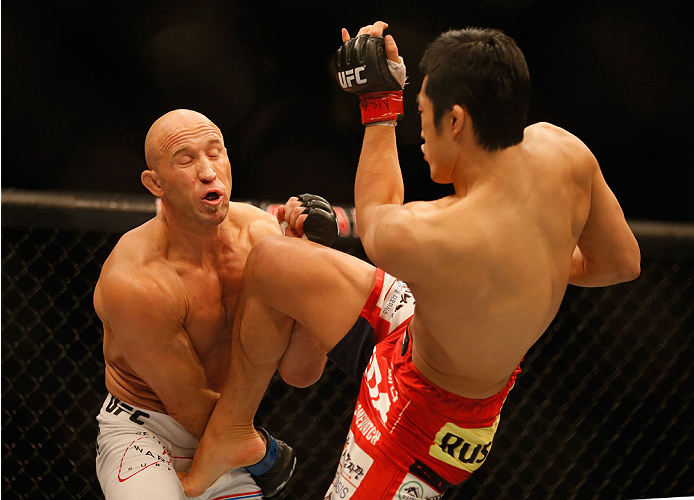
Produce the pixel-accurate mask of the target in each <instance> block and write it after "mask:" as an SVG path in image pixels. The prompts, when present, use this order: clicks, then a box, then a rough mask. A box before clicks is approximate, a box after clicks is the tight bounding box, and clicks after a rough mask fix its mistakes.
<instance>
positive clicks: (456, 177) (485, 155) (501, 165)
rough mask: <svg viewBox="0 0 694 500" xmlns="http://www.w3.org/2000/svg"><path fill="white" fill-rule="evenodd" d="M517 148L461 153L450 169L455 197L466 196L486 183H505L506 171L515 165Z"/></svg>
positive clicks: (475, 149) (473, 150)
mask: <svg viewBox="0 0 694 500" xmlns="http://www.w3.org/2000/svg"><path fill="white" fill-rule="evenodd" d="M519 151H520V150H519V149H518V148H517V147H510V148H506V149H503V150H501V151H494V152H489V151H486V150H483V149H481V148H474V149H472V150H468V151H461V152H460V154H459V155H458V157H457V161H456V163H455V166H454V167H453V169H452V175H451V177H452V184H453V188H454V189H455V193H456V196H466V195H467V194H468V193H469V192H470V191H471V190H472V189H475V188H477V187H479V186H482V185H484V184H488V183H490V182H491V183H495V182H505V179H507V178H508V176H507V175H506V171H507V170H508V169H509V168H511V169H512V168H515V167H516V165H517V161H516V156H517V155H518V154H519Z"/></svg>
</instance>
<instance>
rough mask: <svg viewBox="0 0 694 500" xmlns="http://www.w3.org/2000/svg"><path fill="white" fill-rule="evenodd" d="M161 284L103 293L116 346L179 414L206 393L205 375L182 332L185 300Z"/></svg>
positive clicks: (115, 288) (170, 409) (120, 287)
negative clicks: (202, 393) (197, 395)
mask: <svg viewBox="0 0 694 500" xmlns="http://www.w3.org/2000/svg"><path fill="white" fill-rule="evenodd" d="M164 288H165V287H164V286H160V285H159V284H151V283H149V284H148V283H145V284H143V283H137V282H131V283H128V284H127V286H125V285H124V284H122V283H121V284H114V286H111V287H110V289H109V290H108V295H106V290H104V291H103V292H102V297H104V299H103V302H104V303H103V309H104V311H105V313H106V315H107V316H108V323H109V326H110V328H111V331H112V332H113V335H114V339H115V341H116V344H117V346H118V348H119V350H120V352H121V353H122V354H123V356H124V358H125V360H126V361H127V363H128V364H129V365H130V367H131V368H132V369H133V370H134V371H135V372H136V374H137V375H138V376H139V377H140V378H142V380H143V381H144V382H146V383H147V384H148V385H149V386H150V387H151V388H152V390H153V391H154V392H155V393H156V394H157V396H158V397H159V398H160V399H161V401H162V403H163V404H164V406H165V407H166V409H167V412H169V413H177V412H179V411H180V409H181V408H182V407H184V406H185V405H186V404H190V398H193V399H194V398H195V397H196V394H200V393H201V392H204V391H205V390H206V389H207V382H206V377H205V371H204V368H203V366H202V363H201V362H200V359H199V358H198V356H197V354H196V352H195V349H194V348H193V346H192V344H191V341H190V338H189V337H188V334H187V333H186V331H185V329H184V328H183V324H182V319H183V316H184V315H185V301H184V299H183V298H182V297H176V295H175V294H174V293H172V292H171V291H169V290H164Z"/></svg>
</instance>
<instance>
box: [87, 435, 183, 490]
mask: <svg viewBox="0 0 694 500" xmlns="http://www.w3.org/2000/svg"><path fill="white" fill-rule="evenodd" d="M102 438H103V436H101V437H100V439H99V452H98V454H97V458H96V475H97V477H98V479H99V483H100V484H101V489H102V490H103V492H104V496H105V498H106V500H129V499H132V500H139V499H143V498H147V499H161V500H164V499H175V500H179V499H180V500H183V499H185V498H186V497H185V494H184V493H183V488H182V487H181V483H180V481H179V480H178V478H177V477H176V471H175V470H174V468H173V465H172V463H171V455H170V453H169V452H168V451H167V449H166V448H165V447H164V446H163V444H162V443H161V442H160V441H159V440H158V439H157V438H155V437H152V436H132V435H131V436H126V435H122V436H117V437H109V438H108V439H102Z"/></svg>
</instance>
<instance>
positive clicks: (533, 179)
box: [184, 22, 640, 500]
mask: <svg viewBox="0 0 694 500" xmlns="http://www.w3.org/2000/svg"><path fill="white" fill-rule="evenodd" d="M386 27H387V25H386V24H385V23H383V22H377V23H375V24H373V25H369V26H366V27H364V28H362V29H361V30H360V31H359V33H358V34H357V37H356V38H350V36H349V34H348V33H347V31H346V30H343V32H342V39H343V45H342V47H341V48H340V49H339V50H338V53H337V57H336V77H337V80H338V82H339V83H340V85H341V86H342V87H343V89H345V90H347V91H351V92H353V93H356V94H357V95H359V98H360V103H361V116H362V123H363V124H364V125H365V126H366V128H365V132H364V140H363V144H362V150H361V156H360V159H359V165H358V169H357V174H356V181H355V205H356V210H357V220H358V224H359V233H360V236H361V240H362V243H363V245H364V249H365V250H366V253H367V255H368V256H369V258H370V259H371V261H372V262H373V263H374V264H376V265H377V266H378V267H377V268H373V267H371V266H370V265H369V264H366V263H364V262H361V261H358V260H357V259H355V258H352V257H350V256H347V255H344V254H340V253H338V252H335V251H333V250H331V249H327V248H323V247H320V246H318V245H314V244H311V243H310V242H306V241H300V240H293V239H288V238H285V239H282V238H275V237H269V238H264V239H263V240H262V241H259V242H258V244H256V245H254V247H253V249H252V250H251V253H250V254H249V257H248V263H247V266H246V269H245V272H244V279H243V293H242V298H241V299H240V300H241V304H242V305H241V306H240V307H239V309H238V310H237V319H236V320H235V328H234V333H233V336H234V338H233V342H234V345H235V346H236V345H238V346H240V348H239V349H236V348H235V349H233V350H232V362H231V369H230V372H229V380H228V381H227V384H226V385H225V387H224V391H223V392H222V396H221V398H220V400H219V403H218V404H217V407H216V408H215V410H214V412H213V414H212V417H211V418H210V423H209V425H208V427H207V429H206V431H205V434H204V436H203V439H202V441H201V444H200V447H199V448H198V451H197V453H196V456H195V460H194V464H193V467H192V469H191V471H190V474H189V475H188V476H187V477H185V478H184V486H185V488H186V492H188V493H190V494H195V493H196V492H197V491H199V490H200V489H201V488H204V486H205V485H206V484H208V483H209V482H210V481H213V480H214V478H215V477H216V475H218V474H221V473H222V472H224V471H225V470H226V469H228V468H231V467H238V466H240V465H244V464H245V463H250V461H251V460H255V459H256V457H259V456H260V455H261V454H262V452H263V441H262V439H261V437H260V435H259V434H258V432H256V431H255V429H254V428H253V415H254V413H255V411H256V409H257V407H258V404H259V402H260V400H261V398H262V396H263V393H264V391H265V388H266V386H267V384H268V383H269V381H270V379H271V377H272V374H273V373H274V371H275V369H276V367H277V366H278V364H279V363H282V362H285V359H286V357H288V356H290V355H291V353H290V352H289V351H288V350H287V346H288V345H290V343H291V335H292V334H291V325H292V319H295V320H296V321H297V322H299V323H301V324H302V325H303V326H304V327H305V328H306V329H307V330H308V331H309V332H310V333H311V334H313V335H314V338H315V339H316V340H317V342H318V343H319V344H320V345H321V347H322V348H323V349H324V350H325V351H326V352H327V353H328V357H329V358H330V359H332V360H333V361H334V362H336V363H337V364H338V365H339V366H340V367H341V368H342V369H343V370H344V371H345V372H347V373H348V374H350V375H351V376H352V377H353V378H355V379H356V380H359V381H360V384H361V388H360V393H359V397H358V400H357V403H356V407H355V410H354V416H353V420H352V423H351V426H350V430H349V433H348V436H347V441H346V444H345V447H344V449H343V451H342V454H341V458H340V462H339V464H338V468H337V472H336V474H335V478H334V480H333V483H332V485H331V486H330V489H329V490H328V492H327V494H326V496H325V498H326V499H333V500H337V499H352V500H374V499H392V498H401V499H403V498H408V499H410V498H411V499H415V498H417V499H424V498H426V499H438V498H441V495H443V493H444V492H445V490H446V489H447V488H448V487H449V486H451V485H455V484H459V483H461V482H463V481H464V480H465V479H466V478H467V477H468V476H469V475H470V474H471V473H473V472H474V471H475V470H477V469H478V468H479V467H480V466H481V465H482V464H483V463H484V461H485V459H486V458H487V456H488V455H489V453H490V451H491V448H492V442H493V438H494V434H495V432H496V430H497V428H498V425H499V422H500V414H501V408H502V406H503V404H504V401H505V400H506V397H507V395H508V393H509V391H510V390H511V388H512V387H513V385H514V383H515V379H516V375H517V374H518V372H519V371H520V362H521V360H522V359H523V357H524V355H525V354H526V352H527V351H528V349H529V348H530V347H531V346H532V345H533V344H534V343H535V342H536V341H537V340H538V338H539V337H540V336H541V335H542V333H543V332H544V331H545V330H546V329H547V327H548V325H549V324H550V323H551V322H552V320H553V319H554V317H555V315H556V313H557V310H558V308H559V306H560V304H561V302H562V299H563V297H564V292H565V290H566V287H567V284H569V283H571V284H574V285H579V286H589V287H593V286H608V285H612V284H615V283H620V282H624V281H629V280H632V279H635V278H636V277H637V276H638V274H639V273H640V252H639V247H638V244H637V242H636V240H635V238H634V236H633V234H632V232H631V230H630V229H629V226H628V225H627V223H626V220H625V218H624V215H623V213H622V210H621V208H620V205H619V203H618V202H617V199H616V198H615V196H614V194H613V193H612V191H611V190H610V188H609V187H608V185H607V184H606V182H605V179H604V178H603V175H602V173H601V170H600V167H599V166H598V162H597V161H596V159H595V157H594V156H593V154H591V152H590V150H589V149H588V148H587V147H586V146H585V144H583V142H581V141H580V140H579V139H578V138H577V137H575V136H574V135H572V134H570V133H569V132H567V131H565V130H563V129H561V128H559V127H557V126H554V125H551V124H549V123H536V124H533V125H530V126H527V127H526V126H525V125H526V115H527V110H528V106H529V99H530V79H529V74H528V69H527V66H526V62H525V58H524V56H523V54H522V52H521V50H520V49H519V48H518V46H517V45H516V43H515V42H514V41H513V40H512V39H511V38H510V37H508V36H507V35H505V34H503V33H502V32H500V31H497V30H491V29H465V30H457V31H449V32H446V33H443V34H441V35H440V36H439V37H438V38H436V39H435V40H434V41H433V42H432V43H431V44H430V45H429V47H428V48H427V50H426V52H425V53H424V56H423V58H422V61H421V63H420V67H421V69H422V73H423V74H424V75H425V78H424V81H423V83H422V86H421V89H420V90H419V94H418V96H417V100H418V103H419V113H420V118H421V136H422V139H423V141H424V144H423V146H422V151H423V153H424V160H425V161H426V162H428V164H429V169H430V174H431V178H432V179H433V180H434V181H435V182H438V183H442V184H449V183H450V184H453V187H454V189H455V193H454V194H453V195H452V196H448V197H445V198H442V199H438V200H434V201H430V202H412V203H405V204H403V198H404V189H403V181H402V175H401V172H400V166H399V162H398V152H397V145H396V133H395V130H396V127H395V126H396V124H397V121H398V119H400V118H401V117H402V115H403V112H402V98H403V87H404V84H405V68H404V62H403V61H402V59H401V58H400V56H399V54H398V49H397V46H396V44H395V41H394V39H393V37H392V36H390V35H388V36H386V37H385V38H384V37H383V30H384V29H385V28H386ZM293 203H296V202H295V201H293V202H292V203H290V204H289V205H288V210H287V212H286V218H287V220H288V221H293V220H295V218H296V217H297V216H298V214H299V213H300V212H301V207H299V206H298V205H295V206H292V204H293ZM277 256H281V258H278V257H277ZM395 276H397V278H395ZM415 301H416V305H415ZM259 338H262V339H263V341H262V342H259V341H258V339H259ZM305 359H306V358H305Z"/></svg>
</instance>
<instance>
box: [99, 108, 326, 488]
mask: <svg viewBox="0 0 694 500" xmlns="http://www.w3.org/2000/svg"><path fill="white" fill-rule="evenodd" d="M145 158H146V162H147V166H148V169H147V170H145V171H144V172H142V176H141V178H142V183H143V184H144V186H145V187H146V188H147V189H148V190H149V191H150V192H151V193H152V194H153V195H154V196H156V197H158V198H160V199H161V203H162V209H161V211H160V213H158V214H157V215H156V217H154V218H153V219H151V220H150V221H148V222H146V223H145V224H143V225H141V226H140V227H137V228H135V229H133V230H131V231H129V232H128V233H126V234H125V235H124V236H123V237H122V238H121V239H120V241H119V242H118V244H117V245H116V246H115V248H114V249H113V251H112V253H111V255H110V256H109V257H108V259H107V260H106V262H105V263H104V266H103V269H102V271H101V276H100V278H99V281H98V283H97V285H96V289H95V292H94V307H95V309H96V312H97V314H98V316H99V318H100V319H101V321H102V322H103V327H104V358H105V364H106V369H105V371H106V373H105V375H106V388H107V389H108V392H109V394H108V396H107V398H106V401H105V402H104V405H103V407H102V409H101V412H100V414H99V416H98V417H97V419H98V422H99V436H98V439H97V459H96V465H97V476H98V478H99V482H100V483H101V487H102V489H103V492H104V494H105V496H106V498H107V499H118V500H124V499H129V498H130V499H142V498H147V499H156V498H161V499H167V500H170V499H175V498H184V494H183V489H182V488H181V484H180V482H179V481H178V479H177V477H176V471H182V470H183V471H184V470H187V469H188V468H189V467H190V464H191V463H192V457H193V453H194V451H195V449H196V447H197V445H198V440H199V439H200V437H201V436H202V434H203V431H204V430H205V426H206V425H207V421H208V419H209V416H210V414H211V413H212V409H213V408H214V406H215V404H216V403H217V400H218V399H219V395H220V392H221V390H222V387H223V384H224V381H225V379H226V377H227V372H228V369H229V360H230V347H231V328H232V321H233V318H234V310H235V308H236V303H237V299H238V296H239V290H240V288H241V276H242V273H243V268H244V265H245V263H246V258H247V255H248V252H249V250H250V249H251V246H252V245H253V244H254V243H255V242H257V241H258V240H260V239H261V238H263V237H265V236H268V235H280V226H279V224H278V221H277V220H276V219H275V218H274V217H273V216H271V215H270V214H268V213H266V212H264V211H262V210H260V209H258V208H255V207H253V206H250V205H248V204H244V203H234V202H231V201H230V193H231V187H232V180H231V167H230V162H229V157H228V156H227V150H226V147H225V146H224V138H223V136H222V132H221V131H220V130H219V128H218V127H217V126H216V125H215V124H214V123H212V122H211V121H210V120H209V119H208V118H207V117H205V116H204V115H202V114H200V113H197V112H195V111H190V110H183V109H181V110H175V111H171V112H169V113H167V114H165V115H164V116H162V117H161V118H159V119H158V120H157V121H155V122H154V124H153V125H152V127H151V128H150V130H149V132H148V133H147V137H146V139H145ZM315 198H316V197H310V199H308V198H307V199H303V201H302V202H300V203H303V205H304V207H305V209H306V208H307V205H308V204H311V203H312V202H313V201H314V199H315ZM293 200H295V201H296V200H297V199H296V198H293ZM323 201H324V200H323ZM320 203H321V204H322V201H321V202H320ZM321 207H322V208H320V209H317V210H318V212H320V213H319V214H318V219H320V220H319V221H318V222H319V223H318V224H317V225H316V220H315V219H316V216H312V215H311V214H308V213H307V214H304V215H303V216H302V217H301V219H302V220H298V219H297V220H295V221H294V223H293V225H292V226H291V227H289V228H288V229H287V232H288V233H289V234H291V235H293V236H301V235H302V234H303V225H304V223H306V225H307V227H308V226H312V227H313V228H314V230H316V227H317V228H318V229H317V230H316V231H317V232H318V233H321V227H323V228H325V226H321V220H323V222H326V221H327V227H328V230H327V233H331V231H330V223H332V226H334V227H335V228H336V222H335V220H333V219H331V217H330V216H329V214H327V213H324V211H323V209H326V210H328V209H329V206H328V205H327V202H326V203H325V204H322V205H321ZM283 214H284V208H282V209H281V210H280V216H281V217H283ZM321 216H325V217H323V218H322V219H321ZM308 217H312V218H311V219H308ZM323 232H324V233H325V231H323ZM334 234H335V235H336V234H337V231H336V229H335V230H334ZM319 236H320V235H319ZM328 236H330V235H329V234H328ZM280 237H281V236H280ZM296 336H297V342H296V345H297V346H298V348H300V349H301V351H302V352H311V351H312V350H316V349H317V344H316V343H315V342H314V341H313V340H311V339H305V338H301V333H300V332H299V333H297V334H296ZM320 355H323V353H322V351H321V352H320ZM311 368H312V369H313V370H314V371H315V370H318V371H317V373H318V374H320V371H321V370H322V367H321V366H318V365H316V366H315V368H314V367H311ZM309 377H315V376H314V375H311V374H309ZM261 432H262V433H263V438H262V441H263V446H264V453H263V454H261V456H259V457H258V460H256V462H259V463H258V464H256V465H254V466H252V467H249V468H248V469H235V470H231V471H228V472H227V473H225V474H224V475H223V476H222V477H221V478H219V480H218V481H217V482H215V484H213V485H211V486H210V488H209V489H207V491H205V492H200V495H201V496H200V498H204V499H208V498H209V499H212V498H221V497H224V498H230V495H231V496H234V497H236V496H239V497H243V498H261V497H262V496H272V495H274V494H275V493H277V492H278V491H279V490H280V489H281V488H282V487H283V486H284V484H285V483H286V481H287V480H288V479H289V477H290V475H291V473H292V471H293V468H294V465H295V458H294V454H293V451H292V449H291V448H290V447H289V446H287V445H286V444H285V443H283V442H281V441H279V440H275V439H274V438H272V436H271V435H270V434H269V433H267V431H264V430H263V431H261ZM246 465H250V463H249V464H246Z"/></svg>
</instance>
